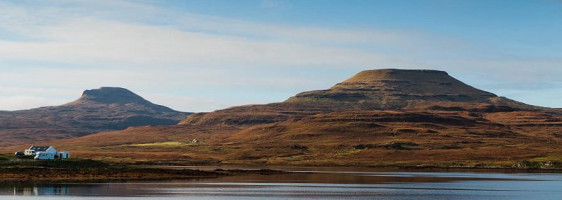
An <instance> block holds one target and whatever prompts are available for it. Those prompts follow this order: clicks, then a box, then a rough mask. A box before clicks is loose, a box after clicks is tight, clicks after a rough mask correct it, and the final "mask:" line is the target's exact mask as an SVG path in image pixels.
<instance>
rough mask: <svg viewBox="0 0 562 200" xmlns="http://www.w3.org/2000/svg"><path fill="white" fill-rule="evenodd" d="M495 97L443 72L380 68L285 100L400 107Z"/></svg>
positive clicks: (354, 106)
mask: <svg viewBox="0 0 562 200" xmlns="http://www.w3.org/2000/svg"><path fill="white" fill-rule="evenodd" d="M495 97H497V96H496V95H495V94H492V93H490V92H486V91H482V90H479V89H476V88H474V87H471V86H469V85H467V84H465V83H463V82H461V81H459V80H457V79H455V78H453V77H451V76H449V74H447V73H446V72H443V71H436V70H400V69H382V70H367V71H362V72H360V73H358V74H356V75H355V76H353V77H351V78H349V79H347V80H345V81H343V82H341V83H338V84H336V85H335V86H333V87H332V88H330V89H327V90H317V91H310V92H303V93H300V94H297V95H296V96H294V97H291V98H289V99H288V100H287V101H286V102H292V103H313V104H333V105H334V106H341V107H345V109H350V107H353V108H360V109H403V108H411V107H415V106H419V105H421V104H425V103H427V102H440V101H445V102H478V103H490V102H491V100H490V98H495ZM351 109H352V108H351Z"/></svg>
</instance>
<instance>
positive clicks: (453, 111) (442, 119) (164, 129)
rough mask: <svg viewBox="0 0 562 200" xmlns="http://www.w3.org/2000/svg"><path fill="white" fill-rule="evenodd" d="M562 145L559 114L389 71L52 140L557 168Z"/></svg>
mask: <svg viewBox="0 0 562 200" xmlns="http://www.w3.org/2000/svg"><path fill="white" fill-rule="evenodd" d="M193 139H197V140H198V142H193V141H192V140H193ZM561 142H562V115H561V114H560V112H559V111H558V110H555V109H549V108H542V107H536V106H530V105H526V104H523V103H520V102H517V101H513V100H509V99H506V98H503V97H497V96H496V95H494V94H492V93H489V92H485V91H481V90H478V89H475V88H473V87H470V86H468V85H466V84H464V83H462V82H460V81H458V80H456V79H454V78H452V77H450V76H449V75H448V74H446V73H445V72H440V71H431V70H394V69H387V70H370V71H366V72H361V73H359V74H358V75H356V76H354V77H352V78H350V79H348V80H346V81H344V82H342V83H339V84H337V85H335V86H334V87H332V88H330V89H328V90H319V91H312V92H304V93H300V94H298V95H296V96H294V97H291V98H289V99H288V100H287V101H285V102H281V103H274V104H267V105H251V106H240V107H233V108H229V109H225V110H219V111H215V112H211V113H198V114H194V115H191V116H188V117H187V118H185V119H184V120H182V122H181V123H180V124H179V125H176V126H145V127H132V128H128V129H126V130H123V131H113V132H104V133H98V134H93V135H88V136H85V137H81V138H76V139H70V140H63V141H54V142H51V143H49V144H55V145H57V146H60V147H61V148H64V149H65V150H67V149H68V150H70V151H72V152H73V155H75V156H80V157H87V158H95V159H104V160H113V161H121V162H162V163H181V164H210V163H212V164H274V165H363V166H387V165H431V166H497V167H560V166H562V149H561V148H560V144H561ZM17 148H21V147H13V148H10V149H4V150H5V151H7V150H14V149H17Z"/></svg>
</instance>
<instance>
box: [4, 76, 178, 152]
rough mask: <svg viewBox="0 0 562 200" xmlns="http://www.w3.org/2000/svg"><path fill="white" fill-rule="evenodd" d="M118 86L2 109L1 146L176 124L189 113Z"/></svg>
mask: <svg viewBox="0 0 562 200" xmlns="http://www.w3.org/2000/svg"><path fill="white" fill-rule="evenodd" d="M188 114H189V113H182V112H178V111H175V110H172V109H170V108H167V107H164V106H161V105H156V104H153V103H151V102H149V101H147V100H145V99H143V98H142V97H140V96H138V95H137V94H135V93H133V92H131V91H129V90H127V89H124V88H117V87H102V88H99V89H93V90H86V91H84V92H83V94H82V96H81V97H80V98H79V99H77V100H75V101H73V102H70V103H67V104H64V105H60V106H52V107H41V108H35V109H30V110H21V111H12V112H7V111H4V112H0V138H2V140H0V146H7V145H14V144H28V143H35V142H40V141H49V140H57V139H68V138H74V137H79V136H84V135H88V134H92V133H97V132H101V131H109V130H121V129H126V128H127V127H130V126H142V125H173V124H176V123H177V122H178V121H180V120H181V119H182V118H184V117H185V116H187V115H188Z"/></svg>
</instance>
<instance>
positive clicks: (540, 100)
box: [0, 0, 562, 112]
mask: <svg viewBox="0 0 562 200" xmlns="http://www.w3.org/2000/svg"><path fill="white" fill-rule="evenodd" d="M561 36H562V1H557V0H536V1H531V0H505V1H502V0H487V1H483V0H474V1H471V0H462V1H458V0H419V1H412V0H393V1H382V0H381V1H378V0H340V1H338V0H330V1H326V0H237V1H231V0H182V1H180V0H177V1H173V0H170V1H163V0H136V1H128V0H99V1H90V0H2V1H0V110H21V109H30V108H35V107H41V106H54V105H61V104H64V103H67V102H70V101H73V100H75V99H77V98H78V97H79V96H80V95H81V93H82V91H83V90H85V89H94V88H99V87H102V86H115V87H124V88H127V89H129V90H131V91H133V92H135V93H137V94H139V95H141V96H143V97H144V98H146V99H147V100H149V101H152V102H154V103H157V104H161V105H165V106H168V107H171V108H173V109H176V110H180V111H191V112H202V111H213V110H217V109H223V108H227V107H231V106H237V105H245V104H262V103H272V102H280V101H284V100H285V99H287V98H289V97H291V96H293V95H295V94H297V93H299V92H303V91H309V90H318V89H326V88H329V87H331V86H332V85H334V84H336V83H338V82H341V81H343V80H345V79H346V78H348V77H351V76H352V75H354V74H356V73H358V72H359V71H362V70H367V69H381V68H398V69H436V70H444V71H447V72H448V73H449V74H450V75H452V76H453V77H455V78H457V79H459V80H461V81H463V82H465V83H467V84H469V85H472V86H474V87H476V88H479V89H483V90H486V91H490V92H492V93H495V94H497V95H499V96H505V97H508V98H511V99H515V100H518V101H522V102H524V103H528V104H532V105H539V106H547V107H557V108H560V107H562V101H561V99H562V37H561Z"/></svg>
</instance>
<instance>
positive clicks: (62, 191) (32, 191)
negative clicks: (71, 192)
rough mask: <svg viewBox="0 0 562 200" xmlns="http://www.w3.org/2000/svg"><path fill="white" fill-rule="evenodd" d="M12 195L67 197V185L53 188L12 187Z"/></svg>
mask: <svg viewBox="0 0 562 200" xmlns="http://www.w3.org/2000/svg"><path fill="white" fill-rule="evenodd" d="M14 195H25V196H39V195H68V186H67V185H53V186H14Z"/></svg>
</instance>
